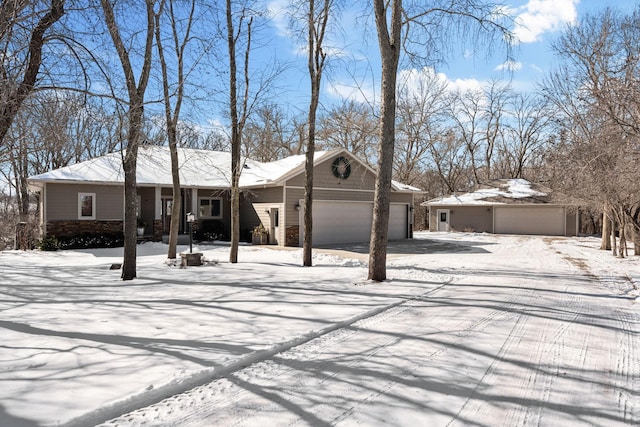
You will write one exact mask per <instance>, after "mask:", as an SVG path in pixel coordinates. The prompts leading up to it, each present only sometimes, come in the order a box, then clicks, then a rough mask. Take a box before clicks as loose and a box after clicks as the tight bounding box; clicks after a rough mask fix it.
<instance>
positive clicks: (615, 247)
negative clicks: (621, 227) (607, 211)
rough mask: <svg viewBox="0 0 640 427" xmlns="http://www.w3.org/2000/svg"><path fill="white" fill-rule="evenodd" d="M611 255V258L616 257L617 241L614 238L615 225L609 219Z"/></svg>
mask: <svg viewBox="0 0 640 427" xmlns="http://www.w3.org/2000/svg"><path fill="white" fill-rule="evenodd" d="M611 253H612V254H613V256H615V257H617V256H618V240H617V238H616V223H615V221H614V220H613V218H611Z"/></svg>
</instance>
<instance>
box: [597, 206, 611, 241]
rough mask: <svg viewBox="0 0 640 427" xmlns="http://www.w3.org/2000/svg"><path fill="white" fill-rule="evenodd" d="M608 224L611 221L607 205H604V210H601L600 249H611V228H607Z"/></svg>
mask: <svg viewBox="0 0 640 427" xmlns="http://www.w3.org/2000/svg"><path fill="white" fill-rule="evenodd" d="M610 225H611V221H609V216H608V215H607V206H606V205H605V207H604V210H603V211H602V241H601V242H600V250H603V251H610V250H611V230H610V229H609V228H610Z"/></svg>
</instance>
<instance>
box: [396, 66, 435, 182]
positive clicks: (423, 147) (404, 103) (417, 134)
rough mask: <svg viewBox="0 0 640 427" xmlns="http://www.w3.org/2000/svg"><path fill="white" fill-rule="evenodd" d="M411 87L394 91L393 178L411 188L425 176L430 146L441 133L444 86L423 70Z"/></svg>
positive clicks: (429, 71) (430, 70)
mask: <svg viewBox="0 0 640 427" xmlns="http://www.w3.org/2000/svg"><path fill="white" fill-rule="evenodd" d="M412 83H413V85H411V86H409V85H408V84H407V83H405V84H403V85H402V87H401V88H400V89H399V90H398V119H397V131H396V147H395V159H394V177H395V178H396V179H397V180H399V181H401V182H403V183H406V184H411V185H414V184H415V183H416V182H417V181H418V179H419V178H420V175H422V174H423V173H424V172H425V169H426V167H427V163H426V161H427V158H428V154H429V152H432V153H433V150H432V147H433V146H434V143H435V142H436V141H437V140H438V139H441V135H442V134H443V133H444V128H443V125H444V121H445V116H444V114H443V112H444V111H445V107H446V102H447V99H446V96H445V95H446V93H447V92H446V90H447V84H446V82H444V81H442V80H440V79H439V78H438V77H437V75H436V74H435V72H433V70H432V69H424V70H423V72H422V74H421V76H420V77H419V78H418V79H417V82H415V81H414V80H412ZM434 154H436V155H438V153H434Z"/></svg>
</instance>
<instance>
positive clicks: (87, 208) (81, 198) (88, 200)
mask: <svg viewBox="0 0 640 427" xmlns="http://www.w3.org/2000/svg"><path fill="white" fill-rule="evenodd" d="M78 219H96V193H78Z"/></svg>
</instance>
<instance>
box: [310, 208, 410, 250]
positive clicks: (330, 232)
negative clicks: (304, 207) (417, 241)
mask: <svg viewBox="0 0 640 427" xmlns="http://www.w3.org/2000/svg"><path fill="white" fill-rule="evenodd" d="M407 211H408V205H406V204H392V205H391V211H390V217H389V239H390V240H396V239H405V238H407V220H408V215H407ZM300 219H301V221H302V215H301V218H300ZM372 221H373V203H371V202H340V201H315V202H314V203H313V244H314V246H315V245H328V244H334V243H360V242H368V241H369V238H370V236H371V223H372ZM301 224H302V222H301ZM303 228H304V227H302V226H301V230H300V231H301V233H300V235H301V242H302V231H303Z"/></svg>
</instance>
